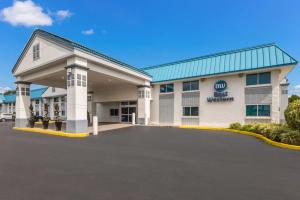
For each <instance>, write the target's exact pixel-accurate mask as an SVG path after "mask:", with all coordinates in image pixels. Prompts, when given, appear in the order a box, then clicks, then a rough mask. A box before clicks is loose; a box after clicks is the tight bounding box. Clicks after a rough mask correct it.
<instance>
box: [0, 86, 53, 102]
mask: <svg viewBox="0 0 300 200" xmlns="http://www.w3.org/2000/svg"><path fill="white" fill-rule="evenodd" d="M47 89H48V88H47V87H45V88H39V89H34V90H31V91H30V99H31V100H34V99H39V98H42V94H44V92H45V91H46V90H47ZM3 102H4V103H13V102H16V94H8V95H4V100H3Z"/></svg>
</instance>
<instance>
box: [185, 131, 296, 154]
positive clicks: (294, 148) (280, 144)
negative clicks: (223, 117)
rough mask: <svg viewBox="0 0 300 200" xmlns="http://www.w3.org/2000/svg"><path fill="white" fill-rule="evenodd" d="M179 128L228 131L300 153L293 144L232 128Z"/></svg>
mask: <svg viewBox="0 0 300 200" xmlns="http://www.w3.org/2000/svg"><path fill="white" fill-rule="evenodd" d="M179 128H184V129H199V130H214V131H228V132H232V133H237V134H242V135H250V136H253V137H256V138H258V139H261V140H263V141H264V142H265V143H267V144H270V145H273V146H276V147H280V148H285V149H292V150H297V151H300V146H297V145H291V144H284V143H281V142H275V141H273V140H270V139H269V138H266V137H265V136H263V135H260V134H257V133H252V132H248V131H240V130H234V129H230V128H217V127H206V126H179Z"/></svg>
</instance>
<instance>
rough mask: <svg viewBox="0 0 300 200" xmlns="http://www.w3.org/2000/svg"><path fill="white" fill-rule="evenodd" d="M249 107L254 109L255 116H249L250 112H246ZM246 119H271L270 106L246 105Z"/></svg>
mask: <svg viewBox="0 0 300 200" xmlns="http://www.w3.org/2000/svg"><path fill="white" fill-rule="evenodd" d="M250 107H252V108H254V109H255V114H250V113H251V112H250V110H249V111H248V108H250ZM252 112H253V111H252ZM246 117H271V104H248V105H246Z"/></svg>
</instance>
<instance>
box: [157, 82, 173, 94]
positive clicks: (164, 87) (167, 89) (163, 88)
mask: <svg viewBox="0 0 300 200" xmlns="http://www.w3.org/2000/svg"><path fill="white" fill-rule="evenodd" d="M168 92H174V84H173V83H170V84H164V85H160V93H168Z"/></svg>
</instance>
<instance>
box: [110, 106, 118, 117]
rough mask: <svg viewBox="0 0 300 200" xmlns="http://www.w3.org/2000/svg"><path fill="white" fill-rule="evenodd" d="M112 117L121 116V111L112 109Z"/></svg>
mask: <svg viewBox="0 0 300 200" xmlns="http://www.w3.org/2000/svg"><path fill="white" fill-rule="evenodd" d="M109 112H110V116H111V117H118V116H119V109H118V108H111V109H110V110H109Z"/></svg>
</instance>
